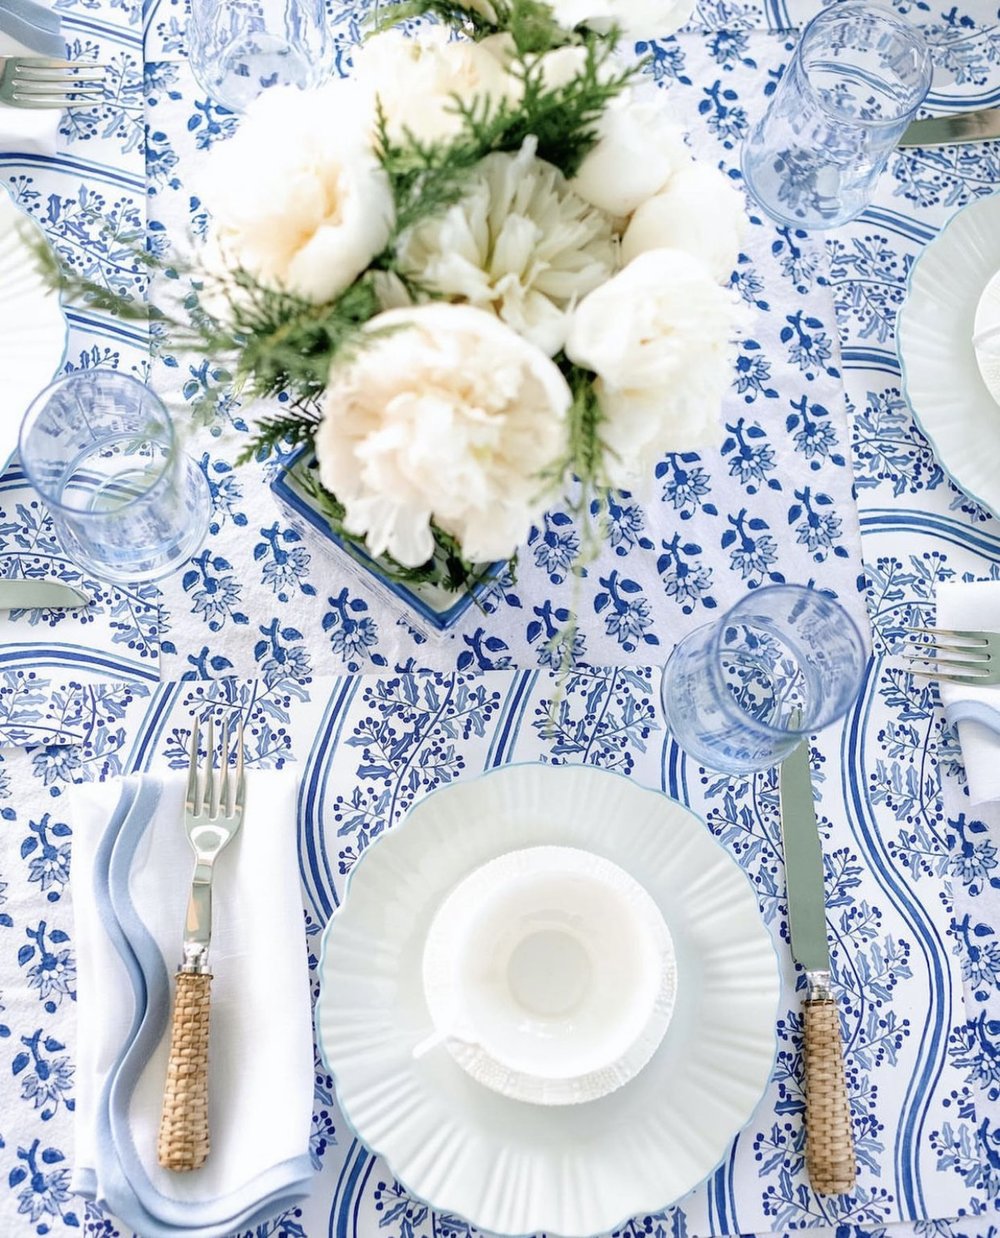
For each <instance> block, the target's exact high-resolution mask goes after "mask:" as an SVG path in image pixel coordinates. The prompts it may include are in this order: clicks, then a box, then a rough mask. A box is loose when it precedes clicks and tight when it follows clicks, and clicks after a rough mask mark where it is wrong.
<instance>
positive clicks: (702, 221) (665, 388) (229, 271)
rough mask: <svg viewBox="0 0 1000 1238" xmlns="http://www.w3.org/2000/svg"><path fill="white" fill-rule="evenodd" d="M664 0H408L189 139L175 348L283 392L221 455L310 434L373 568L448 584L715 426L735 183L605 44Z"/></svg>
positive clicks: (726, 374) (662, 14)
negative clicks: (228, 122) (321, 68)
mask: <svg viewBox="0 0 1000 1238" xmlns="http://www.w3.org/2000/svg"><path fill="white" fill-rule="evenodd" d="M674 7H675V8H677V9H681V8H683V7H685V6H683V4H682V5H680V6H674ZM616 8H617V9H619V12H618V13H616V12H615V9H616ZM670 9H671V6H670V4H669V3H667V4H660V3H658V4H656V5H652V4H650V3H648V0H636V3H634V4H632V5H626V6H620V0H619V5H615V4H613V3H609V0H554V3H553V6H552V7H549V6H548V5H546V4H544V3H540V2H539V0H468V7H464V6H462V5H460V4H458V3H457V0H456V2H453V0H413V3H406V4H404V5H399V6H396V8H395V9H394V10H393V9H390V16H391V18H392V20H393V21H398V20H399V18H401V17H403V18H407V19H410V18H412V17H414V16H428V15H429V16H431V17H433V18H436V19H438V20H437V21H436V22H433V23H431V24H428V23H420V24H419V27H418V29H417V30H416V32H415V34H413V36H412V37H408V36H407V35H405V34H404V33H402V32H401V31H400V30H398V29H393V28H389V29H383V30H381V31H379V32H377V33H375V34H374V35H373V36H372V37H370V38H369V39H368V41H367V42H366V43H364V44H363V45H362V46H361V47H360V48H359V49H357V51H356V53H355V57H354V72H353V75H352V76H351V77H350V78H345V79H339V80H333V81H331V82H329V83H328V84H326V85H324V86H322V87H321V88H319V89H316V90H312V91H303V92H300V91H297V90H295V89H293V88H290V87H288V88H285V87H274V88H272V89H270V90H268V91H265V92H264V93H263V94H262V95H261V96H260V97H259V98H258V99H257V100H256V101H255V102H254V103H253V104H252V105H251V106H250V108H249V109H248V110H247V112H246V113H245V115H244V117H243V118H242V121H241V123H240V127H239V129H238V130H237V132H236V134H235V135H234V136H233V137H232V138H231V139H230V140H229V141H227V142H226V143H224V144H223V145H222V146H221V147H218V148H216V149H215V150H213V152H212V158H211V160H210V162H209V163H208V165H207V167H206V175H205V177H204V180H203V183H202V185H201V189H202V198H203V202H204V204H205V206H206V207H207V209H208V211H209V213H210V220H211V222H210V225H209V228H208V232H207V236H206V238H205V243H204V245H203V247H202V248H201V249H200V251H199V253H198V254H197V257H196V264H195V265H196V270H197V286H198V288H199V295H198V306H197V307H196V308H195V311H194V318H193V322H194V334H195V341H194V342H195V345H196V347H198V348H200V349H201V350H202V351H203V352H205V353H206V354H208V355H211V356H212V357H213V359H214V360H218V359H219V357H220V356H222V355H224V354H227V353H228V354H232V356H233V358H234V361H233V365H232V367H231V372H232V373H233V375H234V377H235V385H236V387H237V389H238V390H240V391H242V392H243V393H244V394H247V395H250V396H254V397H267V396H276V395H279V394H282V393H284V396H285V404H284V405H283V407H282V411H281V412H280V413H272V414H270V415H268V416H266V417H265V418H264V419H262V420H261V421H260V422H259V423H258V424H257V426H256V433H255V437H254V440H253V445H252V447H251V449H250V450H249V452H247V453H244V454H245V455H258V456H260V455H261V454H262V453H263V452H266V451H267V450H269V449H271V448H273V447H275V446H276V445H278V444H279V443H281V444H289V443H291V444H295V443H311V444H312V446H313V449H314V451H315V456H316V459H317V461H318V470H317V480H316V483H315V484H316V488H317V496H318V497H319V498H321V499H322V501H323V503H324V514H325V516H326V518H327V519H328V520H329V521H330V523H331V525H332V526H333V527H334V528H335V529H336V530H337V532H338V533H339V534H340V535H341V537H346V538H348V539H355V540H356V541H357V542H359V543H361V542H363V543H364V545H365V546H366V547H367V550H368V552H369V554H370V555H372V556H376V557H379V559H380V562H381V563H382V564H384V566H385V570H386V572H387V573H388V574H390V575H398V576H400V577H401V578H402V579H404V580H408V581H423V580H430V581H433V582H434V583H439V584H444V585H445V586H446V587H448V588H452V589H455V588H461V587H462V586H467V585H468V584H469V582H470V581H471V580H473V579H475V578H476V574H477V572H478V570H479V568H480V565H482V564H484V563H487V562H490V561H495V560H498V559H499V560H506V559H510V558H512V557H513V556H514V555H515V554H516V551H517V548H518V546H519V545H520V544H521V543H522V542H524V541H525V539H526V537H527V535H528V533H529V530H530V529H531V527H532V524H533V523H534V522H535V521H537V520H538V519H539V518H540V517H541V515H542V513H543V512H544V511H545V510H546V508H547V507H549V506H551V505H552V504H553V503H556V502H558V501H560V500H561V499H562V498H563V497H564V496H566V495H572V496H574V498H575V501H576V502H578V503H579V504H580V506H581V508H585V509H587V510H590V509H591V507H592V503H593V500H594V498H595V497H598V498H599V497H600V496H602V495H606V494H607V492H608V491H609V490H613V489H621V488H625V489H629V488H635V487H639V486H641V485H642V483H643V482H644V481H645V480H646V479H647V478H648V477H649V476H650V475H651V472H652V467H653V465H654V464H655V462H656V461H657V460H659V458H660V457H661V456H662V455H663V453H664V452H666V451H670V450H675V449H689V448H693V447H697V446H698V445H702V444H705V443H706V442H708V441H711V440H712V439H713V438H714V435H715V427H716V420H717V414H718V410H719V406H720V403H721V399H722V395H723V392H724V390H725V389H726V387H727V386H728V384H729V382H730V379H731V370H730V364H731V363H730V342H731V340H732V338H733V336H734V334H735V332H736V330H737V328H738V325H739V320H740V314H741V310H740V308H739V302H738V298H737V297H736V296H735V294H734V293H733V292H732V290H731V289H730V288H729V286H728V284H729V279H730V275H731V273H732V270H733V267H734V266H735V263H736V260H737V256H738V251H739V243H740V235H741V227H742V223H743V220H744V207H743V198H742V195H741V194H740V193H739V192H738V191H737V190H736V189H735V188H734V187H733V186H732V184H731V183H730V182H729V180H728V179H727V178H726V177H725V176H724V175H723V174H722V173H720V172H718V171H717V170H716V169H714V168H711V167H708V166H705V165H703V164H698V163H696V162H695V161H694V159H693V158H692V157H691V155H690V153H689V151H688V149H687V147H686V146H685V143H684V140H683V135H682V132H681V130H680V128H679V126H678V125H677V123H676V122H675V121H674V119H673V118H672V117H671V115H670V114H669V112H668V111H667V108H666V106H665V102H664V99H663V95H662V92H660V91H658V90H657V89H656V88H655V87H652V86H643V85H640V77H639V74H638V72H637V70H636V68H635V67H634V66H627V65H624V64H623V63H621V62H620V61H619V59H618V58H617V56H616V44H617V41H618V38H619V32H618V22H619V21H620V20H621V17H622V15H624V17H625V18H626V19H632V24H633V25H634V24H635V22H638V24H639V26H642V25H643V23H644V22H645V24H646V26H647V28H646V29H645V31H644V32H645V33H646V34H647V35H650V34H652V33H658V34H663V33H669V29H670V28H671V27H672V26H674V25H678V24H680V22H681V21H682V20H683V19H684V18H685V17H686V15H687V14H686V12H683V11H677V12H673V13H671V11H670ZM654 20H655V27H654V28H653V29H650V28H648V27H649V26H653V23H654ZM622 24H624V25H628V24H629V21H628V20H625V21H624V22H623V23H622Z"/></svg>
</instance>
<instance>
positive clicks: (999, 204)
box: [896, 190, 1000, 518]
mask: <svg viewBox="0 0 1000 1238" xmlns="http://www.w3.org/2000/svg"><path fill="white" fill-rule="evenodd" d="M984 203H992V205H991V206H990V207H988V208H987V207H986V206H984ZM977 208H978V209H979V210H982V211H983V213H984V214H985V213H986V212H987V210H994V211H996V212H997V215H998V221H1000V190H997V191H995V192H993V193H988V194H982V195H981V196H980V197H977V198H973V200H972V201H971V202H967V203H966V204H965V206H963V207H960V208H959V209H958V210H957V211H956V212H955V214H954V215H952V217H951V218H950V219H949V220H948V221H947V223H945V224H944V225H943V227H942V228H941V230H940V232H938V234H937V236H935V237H934V238H933V239H932V240H930V241H928V242H927V243H926V245H925V246H924V248H923V249H922V250H921V252H920V254H919V255H918V256H917V258H916V259H915V261H914V262H913V263H912V265H911V266H910V270H909V273H908V275H907V278H906V296H905V297H904V299H903V304H902V305H901V307H900V309H899V314H898V315H897V319H896V356H897V358H898V360H899V372H900V386H901V387H902V394H903V397H904V399H905V400H906V404H907V407H908V408H909V410H910V412H911V413H912V415H913V420H914V421H915V422H916V425H917V428H918V429H919V430H920V432H921V434H923V436H924V437H925V438H926V439H927V442H928V444H929V446H930V448H931V451H932V452H933V455H934V459H935V460H936V461H937V462H938V464H939V465H940V466H941V471H942V472H943V473H944V474H945V476H946V477H947V478H948V480H949V481H950V482H951V483H952V485H954V486H955V488H956V489H957V490H959V491H960V492H961V493H962V494H964V495H966V496H967V497H968V498H970V499H972V501H973V502H974V503H978V504H979V506H980V507H982V508H983V510H984V511H987V512H989V513H990V515H992V516H995V517H997V518H1000V485H998V487H997V497H996V500H995V501H992V502H991V501H989V500H987V499H985V498H984V497H983V496H982V495H980V494H977V493H976V492H975V490H973V489H972V488H971V487H970V486H968V485H966V483H965V482H963V481H962V479H961V477H960V475H959V474H960V473H961V472H963V471H964V470H959V472H956V471H955V470H954V468H953V467H952V465H951V464H949V462H948V461H947V460H946V459H945V455H944V454H943V453H942V451H941V447H940V438H939V435H938V434H936V433H935V432H934V430H932V429H931V427H930V426H929V425H928V424H927V422H926V421H925V419H924V415H923V414H922V413H921V412H920V410H919V408H918V407H917V405H916V403H915V402H914V399H913V368H914V367H913V366H912V363H911V365H907V362H906V353H907V351H908V347H909V346H908V344H907V342H906V336H907V334H908V331H907V325H908V324H909V323H910V322H911V318H912V297H913V292H914V281H915V280H916V279H917V277H918V273H919V272H920V271H921V265H922V263H923V262H924V260H925V258H926V257H927V255H928V253H931V252H932V251H934V250H935V247H937V246H939V245H940V244H941V243H942V242H944V244H945V245H947V244H949V243H950V242H951V241H952V240H953V239H954V235H955V234H954V233H952V231H951V230H952V229H953V228H954V227H955V225H956V224H958V223H959V221H960V220H963V219H964V216H965V215H966V212H974V211H975V210H976V209H977ZM965 222H967V221H965ZM949 234H950V235H949ZM998 249H1000V246H998ZM987 278H989V277H988V276H987ZM908 310H909V313H908V312H907V311H908ZM968 363H969V366H970V373H974V374H975V377H976V378H977V379H978V380H979V383H980V385H981V386H982V390H983V394H984V395H985V397H986V400H987V401H988V402H989V405H990V406H991V409H995V410H996V411H997V416H998V418H1000V405H997V403H996V401H995V400H994V399H993V397H992V396H991V395H990V393H989V390H988V389H987V387H986V384H985V383H984V382H983V381H982V377H981V375H980V373H979V366H978V364H977V361H976V356H975V351H974V350H973V347H972V341H971V338H970V340H969V357H968ZM925 407H926V405H925ZM977 407H978V406H977ZM984 407H986V405H985V404H984ZM988 411H991V410H988ZM977 485H978V483H977Z"/></svg>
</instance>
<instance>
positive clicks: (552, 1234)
mask: <svg viewBox="0 0 1000 1238" xmlns="http://www.w3.org/2000/svg"><path fill="white" fill-rule="evenodd" d="M526 767H529V768H534V767H542V768H548V769H555V770H568V769H572V770H587V771H590V772H594V773H599V774H602V775H608V776H610V777H614V778H620V779H622V780H623V781H624V782H626V783H627V784H629V786H631V787H634V788H635V789H636V790H639V791H641V792H643V793H645V794H647V795H650V796H656V797H657V798H659V799H663V800H666V801H667V802H668V803H670V804H671V805H674V806H675V807H677V808H679V809H680V810H681V811H683V812H684V813H686V814H687V815H689V816H690V817H692V818H693V819H694V820H695V821H697V822H698V823H699V824H700V825H701V826H702V827H703V829H704V831H705V837H706V840H707V841H708V842H709V843H710V844H711V845H712V846H713V847H715V848H717V849H718V851H719V852H720V853H721V854H722V856H724V857H725V859H726V860H727V861H728V862H729V864H730V865H731V866H732V869H734V870H735V871H736V872H737V873H738V874H739V875H740V878H741V879H742V880H743V881H744V882H745V883H746V886H747V888H748V890H749V892H750V895H751V898H752V899H753V901H754V902H756V899H757V894H756V890H755V888H754V885H753V882H752V880H751V878H750V874H749V873H747V872H746V870H745V869H744V868H743V867H742V866H741V865H740V864H739V863H738V862H737V861H736V860H735V859H734V857H733V856H732V855H731V854H730V853H729V851H727V849H726V848H725V847H724V846H723V845H722V843H721V842H720V841H719V839H718V838H717V837H716V836H715V834H713V833H712V831H711V830H710V829H709V827H708V823H707V822H706V821H705V819H704V817H702V816H700V815H699V814H698V813H697V812H695V811H694V809H692V808H690V807H689V806H688V805H687V804H684V803H682V802H681V801H680V800H677V799H674V798H673V797H672V796H670V795H667V794H666V792H665V791H662V790H660V789H658V788H655V787H650V786H647V785H646V784H645V783H640V782H636V781H635V779H633V778H632V777H630V776H629V775H626V774H621V773H619V772H618V771H617V770H609V769H603V768H601V767H599V766H594V765H587V764H576V763H569V762H567V763H566V764H563V765H557V764H556V765H554V764H551V763H549V762H545V761H511V762H508V763H506V764H504V765H499V766H495V767H491V768H488V769H484V770H482V771H481V772H480V773H478V774H477V775H475V776H474V777H472V778H468V779H462V780H461V783H462V784H465V785H468V784H469V783H474V782H477V781H480V780H482V779H484V778H490V777H493V776H495V775H502V774H504V773H505V772H507V771H509V770H512V769H519V768H526ZM456 785H457V784H456V783H455V782H451V783H447V784H445V785H444V786H441V787H435V788H434V789H433V790H432V791H430V792H428V794H427V795H425V796H424V797H423V798H422V799H421V800H419V801H418V802H417V803H416V804H414V805H413V806H412V807H411V808H410V810H409V811H408V812H407V814H406V816H404V817H403V818H402V820H401V821H400V822H399V823H398V824H397V825H395V826H393V827H392V829H391V830H386V831H385V832H383V833H382V834H381V835H380V836H379V837H378V838H376V839H375V840H374V842H372V843H370V844H369V845H368V846H367V847H366V848H365V850H364V851H363V852H362V853H361V855H360V856H359V858H358V860H357V862H356V863H355V864H354V866H353V867H352V868H351V870H350V871H349V872H348V874H347V877H346V879H345V884H344V894H343V898H342V899H341V901H340V903H339V905H338V906H337V907H336V909H335V910H334V912H333V914H332V915H331V916H330V918H329V920H328V921H327V923H326V925H325V926H324V929H323V935H322V938H321V943H320V956H319V962H318V966H317V975H318V977H319V991H318V993H317V997H316V1006H315V1014H314V1023H315V1029H316V1044H317V1047H318V1049H319V1054H320V1059H321V1060H322V1062H323V1066H324V1068H325V1069H326V1071H327V1073H328V1074H329V1075H330V1077H331V1078H332V1080H333V1092H334V1097H335V1099H336V1102H337V1108H338V1110H339V1112H340V1116H341V1117H342V1119H343V1121H344V1124H345V1125H346V1127H347V1129H348V1130H349V1131H350V1132H351V1134H352V1136H353V1137H354V1138H355V1139H356V1140H357V1141H358V1142H359V1143H360V1144H361V1145H362V1146H363V1147H365V1148H366V1149H368V1151H369V1152H370V1153H372V1154H374V1155H376V1156H379V1157H380V1158H381V1159H382V1160H383V1161H384V1162H385V1164H386V1166H387V1167H388V1169H389V1171H390V1172H391V1173H392V1175H393V1177H394V1178H395V1179H396V1180H397V1181H398V1182H399V1183H400V1184H401V1185H402V1186H403V1187H404V1188H405V1189H406V1191H407V1192H408V1193H409V1194H410V1196H411V1197H412V1198H413V1199H414V1200H416V1201H417V1202H419V1203H422V1204H424V1205H425V1206H426V1207H428V1208H429V1209H430V1210H431V1211H435V1212H446V1213H447V1215H449V1216H451V1217H454V1218H455V1219H456V1220H459V1221H461V1222H463V1223H464V1224H466V1225H469V1226H470V1227H472V1228H474V1229H478V1230H480V1232H483V1233H487V1232H489V1231H487V1230H485V1229H484V1227H483V1224H482V1222H479V1221H476V1220H475V1219H474V1218H472V1217H469V1216H466V1215H465V1214H464V1213H463V1212H462V1211H461V1210H459V1209H455V1208H452V1207H449V1206H448V1205H447V1204H445V1203H442V1202H437V1203H435V1201H434V1200H432V1199H429V1198H427V1197H426V1196H425V1195H423V1194H421V1193H420V1192H419V1191H417V1190H414V1189H413V1187H411V1186H410V1185H409V1184H408V1183H407V1182H406V1180H405V1178H403V1177H401V1176H400V1174H399V1173H398V1171H397V1170H396V1168H395V1166H394V1164H393V1162H392V1158H391V1157H389V1156H387V1155H386V1154H385V1153H384V1152H382V1151H380V1150H379V1149H377V1148H374V1147H372V1145H370V1144H369V1143H368V1142H367V1141H366V1140H365V1138H364V1136H363V1135H362V1134H361V1133H360V1131H359V1130H358V1128H357V1127H356V1125H355V1123H354V1120H353V1118H352V1116H351V1114H350V1113H349V1112H348V1110H347V1108H346V1106H345V1105H344V1101H343V1096H342V1091H341V1084H340V1080H339V1078H338V1076H337V1073H336V1071H335V1070H334V1069H333V1067H332V1066H331V1064H330V1062H329V1060H328V1058H327V1053H326V1047H325V1045H324V1043H323V1033H322V1025H321V1016H322V1011H323V1009H324V1006H325V1003H324V1000H323V992H324V988H325V987H326V953H327V943H328V941H329V938H330V935H331V929H332V926H333V924H334V922H335V921H336V919H337V917H338V916H339V915H340V914H341V912H342V910H343V909H344V908H345V907H346V905H347V902H348V899H349V897H350V891H351V885H352V882H353V879H354V875H355V873H357V871H358V869H359V868H360V866H361V864H362V863H364V862H365V858H366V857H367V856H369V855H370V854H371V853H372V851H373V850H374V849H375V848H376V847H377V846H378V845H379V843H381V842H384V841H385V840H386V839H388V838H391V837H392V835H393V834H398V832H399V831H400V830H401V829H405V828H406V827H407V825H408V824H409V823H410V818H411V816H412V815H413V813H414V811H415V810H416V809H418V808H420V807H421V806H422V805H424V804H426V803H427V802H428V801H429V800H431V799H433V798H434V797H435V796H437V795H440V794H442V793H445V792H447V791H448V790H450V789H451V788H453V787H454V786H456ZM644 888H645V887H644ZM758 916H759V907H758ZM760 928H761V931H762V934H763V939H766V940H767V942H768V944H769V946H770V950H771V955H770V961H771V962H772V963H773V967H774V1010H773V1012H772V1015H771V1019H770V1026H771V1041H772V1046H773V1047H772V1052H771V1056H770V1060H769V1062H768V1068H767V1073H766V1075H765V1077H764V1082H763V1085H762V1087H761V1090H760V1094H759V1096H758V1097H757V1100H756V1102H755V1103H754V1105H753V1107H752V1108H751V1109H750V1111H749V1112H748V1114H747V1116H746V1119H745V1120H744V1121H743V1122H742V1123H740V1124H739V1125H738V1126H736V1127H735V1128H734V1129H733V1130H732V1132H731V1133H730V1135H729V1138H728V1140H727V1143H726V1145H725V1147H724V1148H723V1150H722V1152H721V1155H720V1157H719V1158H718V1159H717V1160H715V1161H714V1162H713V1164H712V1165H711V1166H710V1168H709V1169H708V1170H707V1171H706V1172H705V1173H704V1175H703V1176H702V1177H701V1178H700V1179H698V1181H697V1182H693V1183H691V1184H690V1186H688V1187H687V1188H686V1189H685V1190H684V1191H682V1192H681V1193H679V1194H678V1195H676V1196H674V1197H672V1198H670V1199H666V1200H664V1199H662V1198H656V1199H655V1200H654V1199H650V1200H637V1201H635V1202H634V1204H632V1205H630V1207H629V1210H628V1211H627V1212H625V1213H624V1214H623V1215H622V1216H620V1217H618V1218H617V1220H615V1221H614V1222H612V1223H610V1224H609V1223H607V1222H605V1221H604V1220H601V1221H600V1222H599V1227H598V1228H594V1229H591V1230H590V1231H588V1235H584V1234H582V1233H580V1234H569V1233H568V1232H566V1231H559V1230H556V1229H553V1228H552V1227H551V1226H549V1227H548V1228H547V1229H546V1231H545V1232H546V1233H547V1234H548V1235H549V1238H589V1235H590V1234H595V1233H598V1232H610V1231H612V1230H619V1229H621V1228H622V1227H623V1226H624V1225H625V1224H627V1223H628V1221H630V1220H631V1219H632V1217H634V1216H637V1215H643V1214H646V1213H655V1212H659V1211H662V1210H663V1209H665V1208H668V1207H670V1206H672V1205H673V1204H674V1203H676V1201H677V1200H678V1199H683V1198H684V1196H685V1195H687V1194H688V1193H690V1192H691V1191H694V1190H698V1189H699V1188H700V1187H702V1186H704V1185H705V1183H706V1182H707V1181H708V1180H709V1179H710V1178H711V1176H712V1174H713V1173H715V1172H716V1171H717V1169H718V1167H719V1165H720V1164H722V1161H723V1160H724V1158H725V1155H726V1152H727V1150H728V1148H729V1147H731V1146H732V1143H733V1141H734V1140H735V1139H736V1138H737V1136H738V1135H739V1134H740V1133H741V1132H742V1131H743V1130H745V1129H746V1127H747V1125H748V1124H749V1122H750V1121H751V1119H752V1117H753V1114H754V1111H755V1110H756V1107H757V1105H759V1104H760V1101H761V1099H762V1098H763V1096H764V1095H765V1094H766V1092H767V1086H768V1083H769V1082H770V1080H771V1078H772V1077H773V1074H774V1069H775V1065H776V1063H777V1060H778V1051H779V1048H780V1045H779V1041H778V1034H777V1022H778V1018H779V1016H780V1013H781V1009H782V995H783V987H782V980H781V956H780V954H779V951H778V946H777V943H776V942H775V941H774V938H773V936H772V935H771V933H770V932H768V930H767V928H766V926H765V925H764V922H763V919H762V918H760ZM661 1043H662V1042H661ZM494 1232H499V1231H494ZM524 1232H525V1233H526V1234H527V1233H531V1232H532V1231H524Z"/></svg>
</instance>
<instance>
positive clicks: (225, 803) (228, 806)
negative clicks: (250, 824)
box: [219, 726, 233, 817]
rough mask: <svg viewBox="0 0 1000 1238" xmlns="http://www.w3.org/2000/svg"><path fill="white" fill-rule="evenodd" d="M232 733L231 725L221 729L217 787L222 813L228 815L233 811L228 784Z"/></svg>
mask: <svg viewBox="0 0 1000 1238" xmlns="http://www.w3.org/2000/svg"><path fill="white" fill-rule="evenodd" d="M232 733H233V728H232V727H231V726H226V727H224V728H223V731H222V785H221V786H220V787H219V801H220V803H221V805H222V815H223V816H224V817H230V816H232V813H233V806H232V799H231V796H230V789H231V788H230V784H229V740H230V736H231V735H232Z"/></svg>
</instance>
